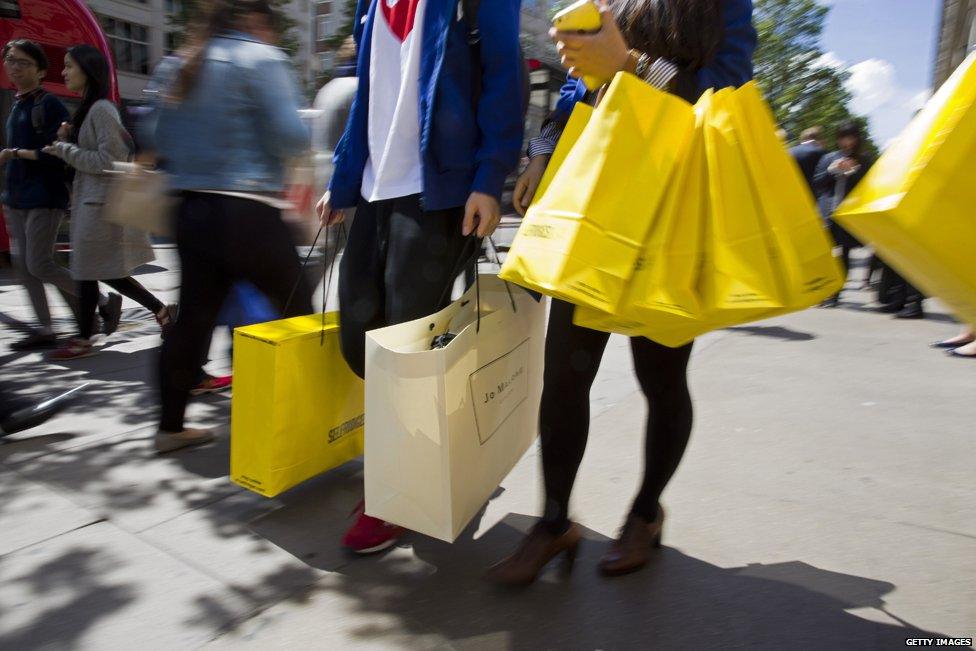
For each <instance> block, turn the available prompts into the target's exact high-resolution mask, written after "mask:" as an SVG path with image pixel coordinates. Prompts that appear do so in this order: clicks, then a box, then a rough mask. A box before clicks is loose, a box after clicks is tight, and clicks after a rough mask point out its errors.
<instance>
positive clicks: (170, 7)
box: [166, 0, 183, 14]
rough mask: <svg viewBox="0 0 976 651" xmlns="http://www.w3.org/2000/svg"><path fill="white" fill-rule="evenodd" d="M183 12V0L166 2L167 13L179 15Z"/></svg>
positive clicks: (168, 0)
mask: <svg viewBox="0 0 976 651" xmlns="http://www.w3.org/2000/svg"><path fill="white" fill-rule="evenodd" d="M182 10H183V2H182V0H166V13H170V14H178V13H179V12H181V11H182Z"/></svg>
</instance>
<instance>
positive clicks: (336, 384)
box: [230, 312, 365, 497]
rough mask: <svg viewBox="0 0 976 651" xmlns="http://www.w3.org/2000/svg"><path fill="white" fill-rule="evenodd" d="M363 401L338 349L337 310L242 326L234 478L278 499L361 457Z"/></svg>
mask: <svg viewBox="0 0 976 651" xmlns="http://www.w3.org/2000/svg"><path fill="white" fill-rule="evenodd" d="M364 400H365V393H364V387H363V382H362V380H360V379H359V378H358V377H356V375H354V374H353V372H352V371H351V370H349V367H348V366H347V365H346V362H345V360H344V359H343V357H342V353H341V352H340V350H339V324H338V313H337V312H331V313H329V314H326V315H325V319H324V321H323V319H322V315H318V316H314V315H313V316H302V317H297V318H293V319H284V320H281V321H272V322H270V323H261V324H258V325H253V326H248V327H245V328H238V329H237V330H236V331H235V332H234V397H233V401H232V403H231V446H230V465H231V474H230V476H231V479H232V480H233V481H234V482H235V483H237V484H240V485H241V486H244V487H245V488H248V489H250V490H252V491H254V492H256V493H259V494H261V495H264V496H265V497H274V496H275V495H277V494H279V493H281V492H282V491H284V490H287V489H289V488H291V487H292V486H295V485H296V484H299V483H301V482H303V481H305V480H306V479H309V478H311V477H314V476H315V475H318V474H321V473H323V472H325V471H326V470H329V469H331V468H335V467H336V466H339V465H341V464H343V463H345V462H347V461H349V460H351V459H354V458H356V457H358V456H360V455H361V454H362V453H363V415H364V408H363V405H364Z"/></svg>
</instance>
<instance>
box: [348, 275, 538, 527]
mask: <svg viewBox="0 0 976 651" xmlns="http://www.w3.org/2000/svg"><path fill="white" fill-rule="evenodd" d="M480 286H481V287H480V302H479V300H478V298H477V294H478V291H477V290H476V288H475V287H472V288H471V289H470V290H469V291H468V292H467V293H466V294H465V295H464V296H463V297H462V298H460V299H459V300H457V301H455V302H454V303H452V304H451V305H450V306H448V307H447V308H446V309H444V310H443V311H441V312H438V313H437V314H434V315H432V316H430V317H428V318H424V319H418V320H416V321H411V322H409V323H403V324H400V325H396V326H392V327H389V328H383V329H380V330H373V331H372V332H369V333H367V335H366V452H365V474H366V513H368V514H369V515H371V516H373V517H377V518H381V519H383V520H386V521H387V522H392V523H395V524H398V525H401V526H404V527H406V528H408V529H411V530H413V531H418V532H420V533H424V534H427V535H429V536H433V537H434V538H439V539H441V540H445V541H448V542H453V541H454V540H455V539H456V538H457V536H458V535H459V534H460V533H461V531H462V530H463V529H464V528H465V527H466V526H467V524H468V523H469V522H470V521H471V519H472V518H473V517H474V516H475V515H476V514H477V513H478V511H479V510H480V509H481V507H482V506H483V505H484V503H485V502H486V501H487V499H488V498H489V497H490V496H491V494H492V493H493V492H494V490H495V489H496V488H497V487H498V485H499V484H500V483H501V482H502V480H503V479H504V478H505V476H506V475H507V474H508V473H509V472H510V471H511V469H512V468H513V467H514V466H515V464H516V463H517V462H518V460H519V459H520V458H521V457H522V455H523V454H524V453H525V451H526V450H527V449H528V448H529V446H530V445H531V444H532V442H533V441H534V440H535V438H536V435H537V432H538V416H539V400H540V398H541V396H542V368H543V352H544V346H545V315H546V307H545V302H537V301H536V300H535V299H533V298H532V297H531V296H530V295H529V294H527V293H526V292H525V291H524V290H522V289H521V288H518V287H515V286H507V285H506V284H505V283H503V282H502V281H501V280H499V279H498V278H496V277H494V276H487V275H483V276H481V278H480ZM479 304H480V325H479V323H478V313H479V309H478V308H479ZM448 330H451V331H452V334H457V337H456V338H455V339H453V340H452V341H451V342H450V343H449V344H448V345H447V346H446V347H444V348H439V349H434V350H431V342H432V340H433V339H434V338H435V337H437V336H438V335H441V334H444V333H445V332H448Z"/></svg>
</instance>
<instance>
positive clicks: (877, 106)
mask: <svg viewBox="0 0 976 651" xmlns="http://www.w3.org/2000/svg"><path fill="white" fill-rule="evenodd" d="M814 65H819V66H823V67H825V68H836V69H838V70H847V71H848V72H850V77H849V78H848V80H847V85H846V86H847V90H849V91H850V93H851V95H852V96H853V98H852V101H851V110H852V111H854V113H856V114H858V115H864V116H866V117H867V118H868V119H869V120H870V122H871V134H872V135H873V136H874V138H875V141H876V142H878V143H879V144H883V145H887V144H890V143H891V142H893V141H894V139H895V138H897V136H898V134H899V133H901V131H902V129H904V128H905V127H906V126H907V125H908V123H909V122H910V121H911V119H912V116H913V115H915V112H916V111H918V110H919V109H920V108H922V107H923V106H924V105H925V102H927V101H928V99H929V97H931V95H932V91H931V89H919V88H903V87H902V86H900V85H899V83H898V72H897V70H896V69H895V66H893V65H892V64H891V63H890V62H888V61H885V60H884V59H866V60H864V61H860V62H858V63H855V64H853V65H848V63H847V62H846V61H844V60H843V59H841V58H840V57H839V56H837V54H836V53H835V52H825V53H824V54H823V56H821V57H820V58H819V59H818V60H817V62H816V63H815V64H814Z"/></svg>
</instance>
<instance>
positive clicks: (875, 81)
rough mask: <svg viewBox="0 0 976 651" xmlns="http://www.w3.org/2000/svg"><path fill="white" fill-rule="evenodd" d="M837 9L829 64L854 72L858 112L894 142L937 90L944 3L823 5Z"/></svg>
mask: <svg viewBox="0 0 976 651" xmlns="http://www.w3.org/2000/svg"><path fill="white" fill-rule="evenodd" d="M821 1H822V2H824V3H825V4H828V5H830V6H831V7H832V9H831V12H830V17H829V18H828V23H827V29H826V30H825V33H824V37H823V42H822V45H823V49H824V50H825V51H826V52H827V53H828V55H827V57H828V60H829V61H830V62H831V63H832V64H834V65H842V66H844V67H846V68H848V69H849V70H850V71H851V73H852V78H851V81H850V82H849V85H848V86H849V89H850V90H851V92H852V93H853V94H854V109H855V111H857V112H858V113H861V114H864V115H867V116H868V117H869V118H870V119H871V131H872V134H873V135H874V138H875V140H876V141H877V142H878V144H879V145H882V146H884V145H885V143H887V142H890V141H891V140H892V139H893V138H895V137H896V136H897V135H898V133H899V132H900V131H901V130H902V129H903V128H904V127H905V125H906V124H908V122H909V120H910V119H911V117H912V114H913V113H914V112H915V110H916V109H918V108H921V105H922V104H923V103H924V101H925V99H926V98H927V97H928V95H929V93H930V92H931V90H932V88H931V87H932V70H933V68H934V66H935V46H936V39H937V33H936V32H937V30H938V23H939V17H940V12H941V7H942V2H941V0H821Z"/></svg>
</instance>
